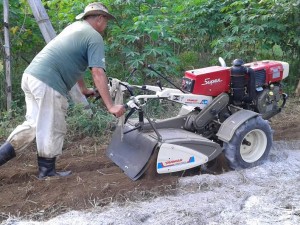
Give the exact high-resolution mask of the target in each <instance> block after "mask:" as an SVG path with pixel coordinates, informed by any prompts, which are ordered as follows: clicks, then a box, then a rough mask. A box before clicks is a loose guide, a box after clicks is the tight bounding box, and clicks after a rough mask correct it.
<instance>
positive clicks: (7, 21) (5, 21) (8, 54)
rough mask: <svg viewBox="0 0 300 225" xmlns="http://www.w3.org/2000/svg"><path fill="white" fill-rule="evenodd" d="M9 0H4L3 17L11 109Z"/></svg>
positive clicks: (7, 81)
mask: <svg viewBox="0 0 300 225" xmlns="http://www.w3.org/2000/svg"><path fill="white" fill-rule="evenodd" d="M8 12H9V8H8V0H3V17H4V43H5V45H4V52H5V54H4V57H5V58H4V60H5V79H6V82H5V85H6V89H5V92H6V108H7V110H10V109H11V102H12V88H11V68H10V43H9V20H8V18H9V16H8Z"/></svg>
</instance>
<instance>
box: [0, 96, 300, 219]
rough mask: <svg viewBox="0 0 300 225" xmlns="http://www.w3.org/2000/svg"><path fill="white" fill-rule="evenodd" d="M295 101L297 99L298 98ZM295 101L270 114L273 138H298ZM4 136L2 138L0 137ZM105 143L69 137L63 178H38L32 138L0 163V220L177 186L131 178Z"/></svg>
mask: <svg viewBox="0 0 300 225" xmlns="http://www.w3.org/2000/svg"><path fill="white" fill-rule="evenodd" d="M297 102H298V103H299V101H296V103H297ZM298 105H299V104H296V105H295V106H294V109H293V110H291V109H289V110H286V111H284V112H282V113H281V114H279V115H277V116H275V117H274V118H272V120H271V126H272V128H273V130H274V140H275V141H276V140H300V123H299V122H300V118H299V117H300V115H299V112H300V110H299V106H298ZM2 141H3V140H2ZM106 147H107V145H106V144H102V143H99V141H97V140H95V139H94V138H91V137H84V138H77V139H76V140H68V141H67V142H66V144H65V148H64V151H63V155H62V156H61V157H60V158H59V159H58V160H57V166H56V167H57V170H58V171H59V170H71V171H72V175H71V176H69V177H64V178H57V177H53V178H47V179H46V180H39V179H37V177H36V176H37V171H38V168H37V157H36V152H35V149H36V148H35V144H32V145H31V146H29V147H28V148H27V149H26V150H24V151H23V152H21V153H19V154H18V155H17V157H16V158H14V159H12V160H11V161H9V162H8V163H6V164H5V165H3V166H1V168H0V181H1V183H0V201H1V205H0V212H1V214H0V216H1V217H0V221H2V220H4V219H7V218H8V217H10V216H21V217H27V218H31V219H38V220H41V219H46V218H50V217H54V216H56V215H58V214H61V213H63V212H66V211H69V210H82V209H89V208H93V207H99V206H100V207H101V206H104V205H107V204H108V203H110V202H113V201H118V202H119V203H120V204H122V203H123V202H126V201H135V200H142V199H149V198H155V197H156V196H159V195H164V194H172V193H174V192H175V191H176V184H177V180H178V177H179V176H181V175H183V174H176V175H169V174H167V175H154V174H153V173H152V174H146V175H145V176H144V177H142V179H139V180H137V181H132V180H130V179H129V178H128V177H127V176H126V175H124V173H123V172H122V171H121V170H120V169H119V168H118V167H117V166H116V165H115V164H114V163H113V162H112V161H111V160H110V159H109V158H107V157H106V155H105V149H106Z"/></svg>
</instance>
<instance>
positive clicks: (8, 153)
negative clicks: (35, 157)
mask: <svg viewBox="0 0 300 225" xmlns="http://www.w3.org/2000/svg"><path fill="white" fill-rule="evenodd" d="M14 157H16V152H15V149H14V147H13V146H12V145H11V144H10V143H9V142H5V143H4V144H3V145H1V147H0V166H2V165H3V164H5V163H6V162H8V161H9V160H11V159H12V158H14Z"/></svg>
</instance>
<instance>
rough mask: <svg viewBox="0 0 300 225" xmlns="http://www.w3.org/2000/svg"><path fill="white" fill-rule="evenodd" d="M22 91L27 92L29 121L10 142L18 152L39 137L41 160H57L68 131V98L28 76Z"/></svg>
mask: <svg viewBox="0 0 300 225" xmlns="http://www.w3.org/2000/svg"><path fill="white" fill-rule="evenodd" d="M22 89H23V91H24V93H25V101H26V121H24V122H23V124H21V125H19V126H17V127H16V129H15V130H14V131H13V132H12V133H11V134H10V136H9V137H8V139H7V141H8V142H10V143H11V145H12V146H13V147H14V149H15V151H21V150H22V149H24V148H26V146H28V145H29V144H30V143H31V142H32V141H33V140H34V138H36V144H37V151H38V155H39V156H40V157H47V158H53V157H56V156H58V155H61V154H62V146H63V141H64V137H65V134H66V131H67V129H66V121H65V117H66V112H67V108H68V101H67V98H66V97H64V96H63V95H61V94H60V93H58V92H57V91H55V90H54V89H53V88H51V87H49V86H48V85H46V84H45V83H43V82H41V81H40V80H38V79H36V78H35V77H33V76H32V75H30V74H25V73H24V74H23V77H22Z"/></svg>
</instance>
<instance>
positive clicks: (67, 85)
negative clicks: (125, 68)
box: [25, 21, 105, 96]
mask: <svg viewBox="0 0 300 225" xmlns="http://www.w3.org/2000/svg"><path fill="white" fill-rule="evenodd" d="M88 67H89V68H92V67H98V68H103V69H104V70H105V55H104V44H103V39H102V36H101V35H100V34H99V33H98V32H97V31H96V30H95V29H94V28H93V27H92V26H91V25H90V24H88V23H87V22H86V21H77V22H75V23H73V24H71V25H69V26H68V27H66V28H65V29H64V30H63V31H62V32H61V33H60V34H59V35H57V36H56V37H55V38H54V39H53V40H51V41H50V42H49V43H48V44H47V45H46V46H45V47H44V48H43V49H42V51H40V52H39V53H38V54H37V55H36V56H35V58H34V59H33V60H32V62H31V63H30V65H29V66H28V67H27V68H26V70H25V73H28V74H31V75H33V76H34V77H36V78H37V79H39V80H41V81H42V82H44V83H46V84H47V85H49V86H50V87H52V88H53V89H54V90H56V91H58V92H59V93H61V94H62V95H64V96H67V95H68V91H69V90H70V89H71V88H72V87H73V86H74V85H75V84H76V82H77V80H78V79H79V78H80V77H81V76H82V75H83V73H84V72H85V71H86V69H87V68H88Z"/></svg>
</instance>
